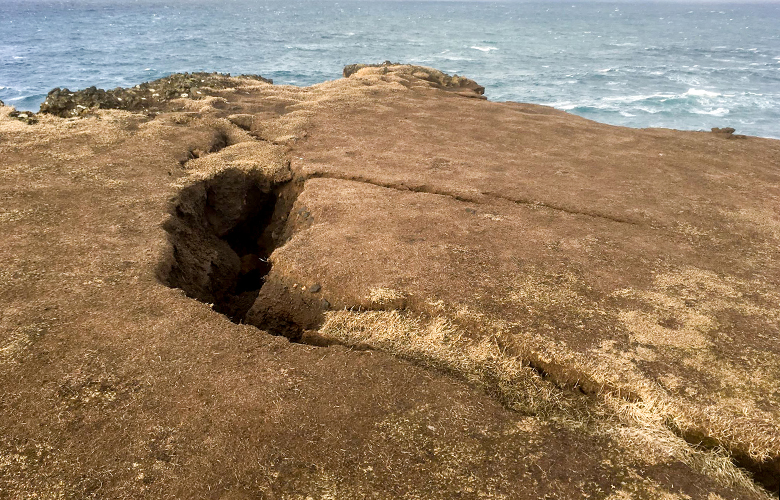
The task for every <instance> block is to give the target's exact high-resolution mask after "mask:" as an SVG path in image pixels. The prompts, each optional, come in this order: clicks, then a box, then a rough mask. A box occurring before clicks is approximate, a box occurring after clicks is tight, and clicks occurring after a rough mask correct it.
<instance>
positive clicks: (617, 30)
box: [0, 0, 780, 138]
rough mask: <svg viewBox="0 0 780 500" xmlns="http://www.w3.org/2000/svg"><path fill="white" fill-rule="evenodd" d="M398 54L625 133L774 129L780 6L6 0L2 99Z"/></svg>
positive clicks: (326, 72) (297, 77)
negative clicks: (56, 89)
mask: <svg viewBox="0 0 780 500" xmlns="http://www.w3.org/2000/svg"><path fill="white" fill-rule="evenodd" d="M388 59H389V60H392V61H400V62H407V63H413V64H421V65H426V66H432V67H435V68H438V69H441V70H442V71H445V72H448V73H457V74H460V75H465V76H468V77H471V78H473V79H475V80H476V81H478V82H479V83H480V84H482V85H484V86H485V87H486V89H487V90H486V94H487V96H488V98H489V99H491V100H494V101H505V100H511V101H522V102H532V103H539V104H547V105H550V106H554V107H556V108H559V109H563V110H566V111H569V112H571V113H575V114H578V115H581V116H584V117H586V118H590V119H593V120H597V121H601V122H606V123H611V124H617V125H626V126H630V127H668V128H677V129H686V130H700V129H709V128H710V127H715V126H718V127H724V126H731V127H734V128H736V129H737V131H738V132H739V133H744V134H750V135H758V136H763V137H774V138H780V4H778V3H774V4H773V3H765V4H753V5H749V4H724V3H700V2H699V3H681V2H674V3H671V2H670V3H642V2H639V3H637V2H633V3H626V2H621V3H603V2H598V3H597V2H588V3H585V2H576V3H571V2H568V3H566V2H544V3H541V2H539V3H526V2H506V3H494V2H403V1H395V2H392V1H391V2H387V1H370V0H364V1H338V2H335V1H332V0H328V1H324V0H323V1H315V0H285V1H278V0H270V1H261V0H219V1H215V0H154V1H153V0H62V1H52V0H0V100H3V101H5V102H6V104H8V105H13V106H16V107H17V108H18V109H24V110H37V109H38V106H39V104H40V103H41V102H42V101H43V99H44V98H45V95H46V93H47V92H48V91H49V90H50V89H52V88H53V87H68V88H70V89H71V90H74V89H81V88H84V87H88V86H91V85H97V86H99V87H103V88H113V87H116V86H132V85H135V84H137V83H140V82H143V81H147V80H152V79H155V78H159V77H162V76H165V75H167V74H170V73H173V72H184V71H220V72H229V73H233V74H236V73H255V74H261V75H263V76H265V77H270V78H273V79H274V82H275V83H281V84H294V85H310V84H313V83H318V82H322V81H325V80H330V79H334V78H338V77H340V76H341V69H342V67H343V66H344V65H346V64H351V63H355V62H381V61H384V60H388Z"/></svg>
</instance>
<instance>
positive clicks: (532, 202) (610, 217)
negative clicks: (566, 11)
mask: <svg viewBox="0 0 780 500" xmlns="http://www.w3.org/2000/svg"><path fill="white" fill-rule="evenodd" d="M482 194H483V195H484V196H487V197H488V198H493V199H498V200H506V201H510V202H512V203H516V204H518V205H528V206H532V207H541V208H549V209H550V210H556V211H559V212H565V213H567V214H571V215H582V216H585V217H593V218H596V219H604V220H607V221H610V222H618V223H620V224H630V225H632V226H638V225H640V223H639V222H637V221H633V220H629V219H623V218H620V217H615V216H613V215H607V214H602V213H598V212H588V211H584V210H575V209H571V208H566V207H563V206H560V205H551V204H549V203H544V202H541V201H535V200H528V199H522V198H513V197H511V196H505V195H502V194H499V193H494V192H491V191H483V192H482Z"/></svg>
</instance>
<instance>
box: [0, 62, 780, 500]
mask: <svg viewBox="0 0 780 500" xmlns="http://www.w3.org/2000/svg"><path fill="white" fill-rule="evenodd" d="M347 73H349V77H348V78H344V79H341V80H338V81H335V82H327V83H324V84H321V85H317V86H313V87H309V88H296V87H283V86H271V85H268V84H266V83H264V82H262V81H259V80H254V81H252V80H247V79H242V80H232V81H231V82H229V83H230V84H229V85H228V83H225V84H224V86H223V87H219V86H218V85H210V86H209V90H208V97H207V98H205V99H201V100H197V101H194V100H192V99H183V100H174V101H175V102H174V101H169V103H172V104H170V105H169V104H165V106H162V107H158V104H157V103H153V104H151V105H148V104H146V103H142V104H138V107H137V108H128V109H134V110H138V111H140V112H132V113H131V112H128V111H124V110H105V109H92V111H90V113H87V114H85V116H84V117H83V118H81V119H78V120H63V119H62V118H58V117H55V116H51V115H47V114H41V115H39V116H38V118H39V120H38V122H37V123H34V124H32V125H27V124H25V123H22V122H20V121H19V120H18V119H13V118H12V117H10V113H11V109H9V108H2V109H0V170H1V171H2V175H0V193H2V196H3V200H4V201H3V204H2V206H1V207H0V230H2V234H4V235H6V237H4V238H3V239H2V242H0V257H1V258H2V261H3V262H4V265H3V266H2V267H1V268H0V302H1V303H2V306H3V307H2V310H1V311H2V312H0V366H2V370H0V389H2V391H0V408H2V415H3V417H2V418H0V498H24V497H36V496H37V497H42V496H64V497H71V498H88V497H112V498H113V497H123V498H150V497H154V498H170V497H182V496H196V497H209V498H226V499H238V498H307V497H312V498H365V497H368V496H374V497H378V498H399V497H404V498H455V497H463V498H541V497H545V496H546V497H549V498H586V497H592V498H610V499H618V498H701V499H708V500H714V499H717V498H767V497H768V495H767V491H768V490H769V491H771V490H776V489H777V480H776V478H777V474H776V472H777V470H778V468H777V464H778V457H780V451H779V448H778V447H779V446H780V444H778V443H779V441H778V436H780V432H779V431H778V421H780V419H779V418H778V417H779V416H778V414H777V412H778V407H780V404H778V403H780V393H778V389H777V387H778V383H777V382H778V380H780V373H778V368H777V367H778V361H779V360H778V357H780V352H778V345H780V343H779V342H778V337H780V332H778V324H780V321H779V320H780V318H778V314H779V313H778V304H780V298H779V297H778V293H777V290H778V286H777V285H778V283H780V270H779V269H780V268H779V267H778V262H780V260H778V257H780V255H778V243H780V242H779V241H778V240H779V239H780V214H779V213H778V209H777V207H778V206H780V205H778V201H779V200H778V198H780V187H779V186H780V172H779V171H778V159H779V158H780V143H778V141H772V140H764V139H757V138H746V139H745V140H741V141H724V140H722V137H719V136H718V134H711V133H684V132H676V131H667V130H631V129H624V128H619V127H610V126H606V125H600V124H597V123H594V122H589V121H587V120H583V119H581V118H577V117H573V116H571V115H568V114H566V113H563V112H559V111H556V110H553V109H550V108H545V107H541V106H533V105H524V104H517V103H491V102H485V101H481V100H475V99H463V98H461V95H459V92H452V91H448V90H446V89H445V88H443V87H447V85H444V84H442V83H441V81H442V79H441V78H439V77H432V76H431V75H437V74H438V73H437V72H435V70H431V69H428V68H423V69H421V68H419V67H407V66H397V65H383V66H378V67H363V68H359V69H357V70H354V71H353V70H352V69H350V70H349V71H347V70H345V74H347ZM425 75H427V76H425ZM445 76H446V75H445ZM178 78H179V77H177V76H172V77H171V79H172V80H173V81H178ZM186 78H189V76H187V77H186ZM448 78H449V77H448ZM204 83H205V82H204ZM152 85H154V84H152ZM151 88H155V89H156V87H154V86H152V87H151ZM464 88H465V89H466V91H468V92H470V93H472V94H476V92H475V91H474V90H473V89H471V87H470V86H469V85H466V86H465V87H464ZM97 94H99V93H96V92H92V93H91V94H90V95H93V96H94V95H97ZM120 94H121V93H119V92H118V91H117V92H114V94H113V97H116V96H118V95H120ZM101 95H102V94H101ZM79 99H81V98H79ZM83 99H84V100H83V101H79V102H92V101H90V99H92V97H89V96H87V95H86V94H85V96H84V97H83ZM101 99H103V100H101ZM106 99H108V98H105V99H104V98H103V97H100V98H99V99H97V100H95V102H98V103H99V104H100V105H101V106H103V105H104V103H108V100H106ZM123 99H124V98H123ZM147 100H148V99H147ZM73 102H75V101H67V103H63V104H61V105H58V106H60V107H59V108H57V109H61V110H63V112H64V114H65V115H66V116H68V115H69V113H71V112H72V111H69V110H73V109H76V108H73V107H69V106H70V105H71V104H72V103H73ZM122 102H124V100H123V101H122ZM82 105H84V106H86V104H82ZM134 106H135V104H134ZM78 109H80V108H78ZM149 110H156V111H159V114H154V113H149V112H148V111H149ZM55 113H58V114H59V113H60V112H59V111H56V112H55ZM77 114H78V112H77ZM193 299H198V300H199V301H198V300H193ZM220 313H221V314H220ZM226 316H227V317H229V318H230V319H232V320H233V322H231V321H229V320H228V318H226ZM246 323H249V324H246ZM251 325H255V326H256V327H257V328H256V327H255V326H251ZM258 328H260V329H258ZM268 333H270V334H272V335H269V334H268ZM280 335H281V336H280ZM285 336H286V337H288V338H290V339H293V340H295V341H296V342H299V343H294V342H288V340H287V339H285V338H284V337H285ZM317 346H323V347H317ZM732 462H736V463H737V465H739V466H741V467H743V468H739V467H736V466H735V465H734V464H733V463H732ZM745 468H747V470H746V469H745ZM751 475H753V478H751V477H750V476H751Z"/></svg>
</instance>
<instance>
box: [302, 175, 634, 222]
mask: <svg viewBox="0 0 780 500" xmlns="http://www.w3.org/2000/svg"><path fill="white" fill-rule="evenodd" d="M307 178H308V179H316V178H321V179H338V180H343V181H353V182H362V183H365V184H371V185H373V186H378V187H383V188H387V189H394V190H396V191H411V192H413V193H425V194H432V195H436V196H445V197H448V198H452V199H453V200H456V201H460V202H465V203H474V204H477V205H480V204H483V202H484V198H489V199H493V200H503V201H509V202H511V203H515V204H517V205H525V206H530V207H537V208H547V209H550V210H555V211H558V212H564V213H567V214H571V215H579V216H585V217H593V218H597V219H603V220H607V221H609V222H617V223H620V224H630V225H633V226H638V225H641V223H640V222H637V221H633V220H629V219H623V218H620V217H615V216H612V215H606V214H601V213H598V212H588V211H584V210H575V209H571V208H566V207H563V206H559V205H552V204H549V203H544V202H541V201H535V200H528V199H522V198H513V197H511V196H505V195H502V194H499V193H494V192H492V191H481V192H480V193H479V195H478V196H469V195H466V194H463V193H454V192H450V191H445V190H438V189H434V188H431V187H430V186H427V185H421V186H419V185H408V184H405V183H404V182H381V181H377V180H373V179H368V178H366V177H363V176H360V175H339V174H334V173H330V172H316V173H312V174H310V175H309V176H308V177H307Z"/></svg>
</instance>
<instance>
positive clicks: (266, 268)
mask: <svg viewBox="0 0 780 500" xmlns="http://www.w3.org/2000/svg"><path fill="white" fill-rule="evenodd" d="M298 191H299V190H298V189H297V188H296V183H295V182H285V183H281V184H274V183H273V182H272V181H271V180H269V179H268V178H266V177H265V176H264V175H263V174H262V173H261V172H247V171H243V170H239V169H228V170H225V171H223V172H220V173H219V174H217V175H216V176H214V177H212V178H209V179H205V180H202V181H199V182H197V183H195V184H192V185H190V186H187V187H185V188H184V189H182V191H181V192H180V193H179V195H178V196H177V197H176V199H175V200H174V202H173V204H172V213H171V216H170V217H169V219H168V220H167V221H166V222H165V224H164V228H165V230H166V231H167V232H168V237H169V241H170V244H171V253H170V255H169V256H168V258H166V259H165V260H164V261H163V263H162V264H161V265H160V266H159V268H158V277H159V279H160V280H161V281H162V282H163V283H165V284H166V285H167V286H170V287H172V288H180V289H182V290H183V291H184V292H185V293H186V294H187V295H188V296H189V297H192V298H195V299H197V300H199V301H201V302H205V303H207V304H211V305H212V308H213V309H214V310H215V311H217V312H219V313H221V314H224V315H225V316H227V317H228V318H230V319H231V321H233V322H235V323H244V322H246V320H247V313H248V312H249V310H250V309H251V308H252V306H253V305H254V303H255V301H256V300H257V298H258V295H259V293H260V290H261V289H262V287H263V285H264V284H265V282H266V277H267V276H268V273H269V272H270V271H271V263H270V262H269V260H268V258H269V256H270V255H271V253H272V252H273V251H274V249H275V248H276V247H277V246H279V245H280V244H281V243H282V242H283V238H284V232H283V231H282V229H283V227H284V223H285V221H286V219H287V216H288V214H289V212H290V209H291V208H292V205H293V203H294V202H295V198H296V197H297V194H298ZM252 318H253V321H252V322H251V323H252V324H253V325H254V326H257V327H258V328H261V329H263V330H267V331H268V332H269V333H272V334H275V335H283V336H285V337H288V338H289V339H290V340H293V341H298V340H299V339H300V338H301V336H302V333H303V328H302V327H301V326H300V325H298V324H296V323H295V322H294V321H292V320H291V319H290V318H286V317H283V316H278V317H276V316H274V315H272V314H265V315H263V314H255V315H254V316H253V317H252Z"/></svg>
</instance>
